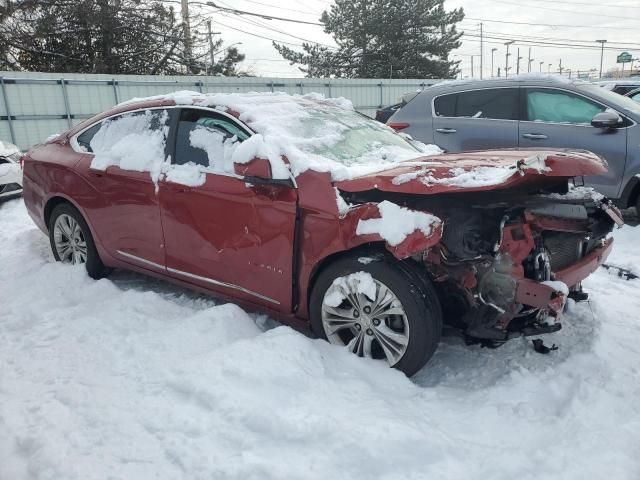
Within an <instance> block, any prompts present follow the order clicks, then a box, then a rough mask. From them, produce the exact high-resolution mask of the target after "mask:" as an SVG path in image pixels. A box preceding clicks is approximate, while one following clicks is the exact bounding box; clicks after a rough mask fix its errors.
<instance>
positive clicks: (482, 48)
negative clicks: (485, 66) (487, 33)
mask: <svg viewBox="0 0 640 480" xmlns="http://www.w3.org/2000/svg"><path fill="white" fill-rule="evenodd" d="M483 56H484V36H483V35H482V22H480V80H482V57H483ZM471 61H472V62H473V57H472V58H471Z"/></svg>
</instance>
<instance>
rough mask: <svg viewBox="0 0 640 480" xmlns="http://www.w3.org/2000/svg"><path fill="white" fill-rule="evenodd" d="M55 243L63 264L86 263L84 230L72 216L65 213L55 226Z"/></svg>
mask: <svg viewBox="0 0 640 480" xmlns="http://www.w3.org/2000/svg"><path fill="white" fill-rule="evenodd" d="M53 241H54V244H55V247H56V252H57V253H58V257H60V261H61V262H63V263H72V264H74V265H75V264H77V263H86V261H87V242H86V240H85V238H84V234H83V233H82V228H80V225H79V224H78V222H77V221H76V220H75V219H74V218H73V217H72V216H71V215H67V214H66V213H63V214H62V215H59V216H58V218H56V221H55V224H54V226H53Z"/></svg>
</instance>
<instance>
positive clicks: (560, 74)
mask: <svg viewBox="0 0 640 480" xmlns="http://www.w3.org/2000/svg"><path fill="white" fill-rule="evenodd" d="M559 66H560V75H562V59H560V65H559Z"/></svg>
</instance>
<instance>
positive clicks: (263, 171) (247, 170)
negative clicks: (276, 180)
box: [233, 158, 271, 180]
mask: <svg viewBox="0 0 640 480" xmlns="http://www.w3.org/2000/svg"><path fill="white" fill-rule="evenodd" d="M233 169H234V171H235V173H236V175H241V176H243V177H249V178H256V179H260V180H271V163H269V160H267V159H266V158H253V159H251V160H250V161H249V162H247V163H234V164H233Z"/></svg>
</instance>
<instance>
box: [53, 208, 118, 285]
mask: <svg viewBox="0 0 640 480" xmlns="http://www.w3.org/2000/svg"><path fill="white" fill-rule="evenodd" d="M60 215H68V216H70V217H72V218H73V219H74V220H75V221H76V222H77V223H78V225H79V226H80V230H81V231H82V236H83V237H84V240H85V242H86V244H87V260H86V262H85V267H86V269H87V274H88V275H89V276H90V277H91V278H94V279H96V280H98V279H100V278H103V277H106V276H107V275H109V274H110V273H111V271H112V269H111V268H109V267H105V265H104V263H102V260H101V259H100V255H98V251H97V250H96V245H95V243H94V241H93V237H92V236H91V230H90V229H89V226H88V225H87V222H85V220H84V217H83V216H82V214H81V213H80V212H79V211H78V209H77V208H75V207H74V206H73V205H71V204H70V203H61V204H59V205H57V206H56V207H55V208H54V209H53V211H52V212H51V216H50V217H49V244H50V245H51V251H52V252H53V257H54V258H55V259H56V261H58V262H60V261H62V260H61V259H60V256H59V255H58V251H57V249H56V245H55V240H54V225H55V223H56V220H57V219H58V217H59V216H60Z"/></svg>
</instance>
